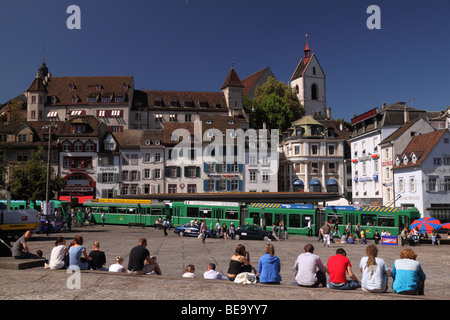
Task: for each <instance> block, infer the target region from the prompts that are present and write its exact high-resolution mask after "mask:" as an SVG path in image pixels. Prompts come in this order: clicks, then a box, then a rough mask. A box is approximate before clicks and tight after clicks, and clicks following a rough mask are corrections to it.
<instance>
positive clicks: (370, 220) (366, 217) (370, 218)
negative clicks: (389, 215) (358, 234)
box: [361, 214, 377, 226]
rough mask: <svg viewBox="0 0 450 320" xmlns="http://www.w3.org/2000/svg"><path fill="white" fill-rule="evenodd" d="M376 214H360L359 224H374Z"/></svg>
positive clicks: (375, 223) (375, 222)
mask: <svg viewBox="0 0 450 320" xmlns="http://www.w3.org/2000/svg"><path fill="white" fill-rule="evenodd" d="M376 225H377V216H376V215H374V214H362V215H361V226H376Z"/></svg>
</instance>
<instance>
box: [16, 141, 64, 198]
mask: <svg viewBox="0 0 450 320" xmlns="http://www.w3.org/2000/svg"><path fill="white" fill-rule="evenodd" d="M43 155H44V148H43V147H39V148H38V149H37V150H35V151H33V152H32V153H31V159H30V160H29V161H26V162H24V163H23V164H21V165H19V166H17V167H15V168H14V169H13V171H12V175H11V177H12V179H11V180H12V181H11V182H10V186H11V196H12V198H13V199H21V200H27V201H34V200H45V198H46V196H45V193H46V186H47V163H46V162H45V161H44V157H43ZM63 186H64V184H63V181H62V179H61V178H60V177H54V178H53V179H51V180H50V196H51V197H52V195H54V193H53V191H55V192H59V191H60V190H61V189H62V188H63Z"/></svg>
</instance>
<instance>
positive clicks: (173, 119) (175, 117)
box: [169, 113, 178, 122]
mask: <svg viewBox="0 0 450 320" xmlns="http://www.w3.org/2000/svg"><path fill="white" fill-rule="evenodd" d="M169 121H172V122H177V121H178V116H177V114H175V113H173V114H170V115H169Z"/></svg>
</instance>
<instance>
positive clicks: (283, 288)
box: [0, 225, 450, 303]
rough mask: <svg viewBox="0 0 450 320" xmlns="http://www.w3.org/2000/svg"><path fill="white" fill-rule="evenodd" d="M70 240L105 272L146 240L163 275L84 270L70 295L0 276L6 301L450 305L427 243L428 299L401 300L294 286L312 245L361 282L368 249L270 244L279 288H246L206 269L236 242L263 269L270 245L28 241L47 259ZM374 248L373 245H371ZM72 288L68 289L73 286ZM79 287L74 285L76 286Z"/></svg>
mask: <svg viewBox="0 0 450 320" xmlns="http://www.w3.org/2000/svg"><path fill="white" fill-rule="evenodd" d="M61 235H62V236H64V237H65V238H66V240H68V241H67V244H69V243H70V241H71V240H72V239H73V238H74V236H75V235H81V236H82V237H83V238H84V245H85V246H86V248H87V251H88V253H89V251H91V250H92V243H93V242H94V241H99V242H100V250H103V251H104V252H105V254H106V258H107V266H108V267H109V265H111V264H113V263H114V262H115V257H116V256H118V255H120V256H122V257H124V258H125V261H124V266H125V267H126V266H127V264H128V256H129V252H130V249H131V248H133V247H134V246H136V245H137V244H138V239H139V238H140V237H146V238H147V240H148V247H147V249H149V251H150V254H151V255H156V256H157V262H158V264H159V266H160V267H161V270H162V272H163V275H162V276H156V275H145V276H135V275H127V274H114V273H109V272H101V271H83V272H81V276H80V280H81V282H80V288H79V289H76V288H73V286H72V288H69V287H70V283H71V282H70V280H71V278H70V277H71V276H72V274H68V273H66V271H65V270H49V269H44V268H43V267H39V268H31V269H25V270H17V269H15V270H14V269H2V270H0V299H1V300H24V299H25V300H35V299H41V300H109V299H120V300H195V301H205V302H206V301H217V300H234V301H240V302H241V303H242V301H246V300H247V301H249V300H260V301H269V300H420V301H423V300H448V299H450V292H449V284H450V259H449V257H450V255H449V254H450V246H448V245H441V246H432V245H429V244H424V245H421V246H419V247H414V248H412V249H413V250H414V251H415V252H416V253H417V254H418V258H417V260H418V261H420V263H421V265H422V268H423V270H424V272H425V274H426V276H427V279H426V281H425V295H424V296H403V295H398V294H395V293H393V292H392V288H391V283H392V279H390V289H389V291H388V293H384V294H368V293H365V292H364V291H362V290H361V289H357V290H354V291H345V292H344V291H338V290H331V289H328V288H317V289H309V288H301V287H298V286H295V285H292V284H291V283H292V282H293V281H294V271H293V269H292V266H293V265H294V262H295V260H296V258H297V256H298V254H300V253H302V252H303V247H304V245H305V244H306V243H312V244H313V245H314V246H315V248H316V250H315V253H316V254H318V255H319V256H320V257H321V259H322V261H323V263H324V264H326V262H327V260H328V258H329V257H330V256H332V255H334V254H335V251H336V249H337V248H339V247H341V246H342V247H343V248H345V250H346V251H347V257H348V258H349V259H350V261H351V263H352V265H353V271H354V273H355V274H356V275H357V277H358V278H359V279H361V273H360V271H359V267H358V266H359V261H360V259H361V257H362V256H363V255H365V247H366V245H360V244H352V245H351V244H342V245H341V244H336V243H332V244H331V245H330V247H329V248H328V247H324V246H323V244H322V243H321V242H318V241H317V238H316V237H314V238H307V237H294V236H291V237H290V238H289V239H288V240H287V241H280V242H278V241H275V242H272V243H273V244H274V246H275V254H276V255H278V256H279V257H280V259H281V276H282V278H283V281H282V283H281V284H280V285H264V284H259V283H258V284H256V285H242V284H235V283H232V282H230V281H227V280H204V279H203V272H204V271H205V270H206V267H207V265H208V263H210V262H214V263H215V264H216V266H217V269H216V270H217V271H220V272H222V273H226V272H227V269H228V263H229V259H230V257H231V256H232V255H233V253H234V250H235V247H236V245H237V244H238V243H242V244H244V245H245V246H246V248H247V251H249V252H250V258H251V263H252V264H253V265H254V266H255V267H257V264H258V260H259V257H260V256H261V255H263V254H264V247H265V245H266V243H267V242H265V241H255V240H240V241H236V240H230V239H226V240H224V239H207V240H206V243H204V244H202V243H201V241H200V240H198V239H197V238H196V237H179V236H178V235H176V234H174V232H173V229H172V230H170V231H169V235H168V236H167V237H164V234H163V231H161V230H155V229H154V228H139V227H132V228H129V227H126V226H111V225H105V226H104V227H102V226H101V225H94V226H83V227H79V228H76V229H73V230H72V231H71V232H64V233H61V234H50V235H49V236H46V235H45V234H43V235H42V234H34V235H33V237H32V239H31V240H30V241H29V247H30V248H31V250H32V251H35V250H37V249H41V250H42V251H43V252H44V257H49V256H50V252H51V249H52V248H53V246H54V241H55V239H56V237H57V236H61ZM369 243H372V242H371V241H369ZM400 251H401V247H397V246H385V245H379V254H378V256H379V257H380V258H383V259H384V260H385V261H386V262H387V264H388V266H389V267H390V268H392V265H393V262H394V260H395V259H397V258H398V257H399V253H400ZM188 264H193V265H194V266H195V268H196V275H197V279H186V278H182V274H183V269H184V268H185V267H186V266H187V265H188ZM68 283H69V285H68ZM72 284H73V283H72Z"/></svg>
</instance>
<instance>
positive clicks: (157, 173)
mask: <svg viewBox="0 0 450 320" xmlns="http://www.w3.org/2000/svg"><path fill="white" fill-rule="evenodd" d="M153 176H154V178H155V179H159V178H161V169H153Z"/></svg>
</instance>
